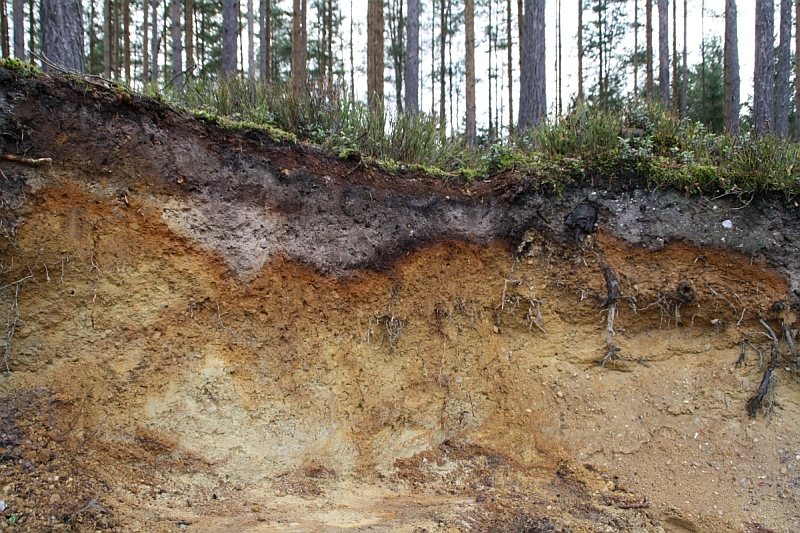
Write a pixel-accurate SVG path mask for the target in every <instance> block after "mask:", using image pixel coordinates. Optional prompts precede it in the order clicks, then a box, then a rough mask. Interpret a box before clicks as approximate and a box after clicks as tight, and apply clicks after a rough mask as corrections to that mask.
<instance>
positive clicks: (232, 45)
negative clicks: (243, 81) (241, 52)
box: [222, 0, 239, 78]
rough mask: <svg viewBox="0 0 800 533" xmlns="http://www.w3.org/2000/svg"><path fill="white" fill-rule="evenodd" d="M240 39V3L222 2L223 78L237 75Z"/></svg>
mask: <svg viewBox="0 0 800 533" xmlns="http://www.w3.org/2000/svg"><path fill="white" fill-rule="evenodd" d="M238 38H239V1H238V0H222V77H223V78H227V77H230V76H232V75H234V74H235V73H236V69H237V66H238V60H237V48H238Z"/></svg>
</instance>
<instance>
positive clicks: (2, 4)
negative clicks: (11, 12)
mask: <svg viewBox="0 0 800 533" xmlns="http://www.w3.org/2000/svg"><path fill="white" fill-rule="evenodd" d="M8 38H9V35H8V12H7V11H6V0H2V1H0V40H2V44H1V45H0V52H1V53H2V54H3V57H9V55H10V54H11V47H10V46H9V45H10V43H9V40H8Z"/></svg>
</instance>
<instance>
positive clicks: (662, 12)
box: [658, 0, 670, 109]
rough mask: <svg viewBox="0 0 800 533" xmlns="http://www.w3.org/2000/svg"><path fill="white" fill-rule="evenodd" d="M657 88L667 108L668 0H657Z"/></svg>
mask: <svg viewBox="0 0 800 533" xmlns="http://www.w3.org/2000/svg"><path fill="white" fill-rule="evenodd" d="M658 89H659V92H660V93H661V101H662V102H664V105H666V106H667V109H669V108H670V100H669V0H658Z"/></svg>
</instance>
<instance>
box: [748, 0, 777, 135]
mask: <svg viewBox="0 0 800 533" xmlns="http://www.w3.org/2000/svg"><path fill="white" fill-rule="evenodd" d="M755 17H756V41H755V49H756V50H755V53H756V54H755V55H756V57H755V70H754V72H753V127H754V128H755V132H756V135H764V134H765V133H769V132H770V131H771V130H772V129H773V127H774V125H775V119H774V114H773V102H774V100H773V99H774V94H775V92H774V89H773V88H774V85H773V84H774V79H773V72H774V71H773V68H774V50H773V41H774V35H773V34H774V31H775V4H774V2H773V0H756V12H755Z"/></svg>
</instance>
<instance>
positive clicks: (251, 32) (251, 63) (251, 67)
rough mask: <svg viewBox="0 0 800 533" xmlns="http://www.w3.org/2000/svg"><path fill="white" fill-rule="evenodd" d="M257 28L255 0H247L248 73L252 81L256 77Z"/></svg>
mask: <svg viewBox="0 0 800 533" xmlns="http://www.w3.org/2000/svg"><path fill="white" fill-rule="evenodd" d="M255 32H256V30H255V18H254V16H253V0H247V74H248V76H249V77H250V81H255V79H256V51H255V46H256V39H255V37H256V33H255Z"/></svg>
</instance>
